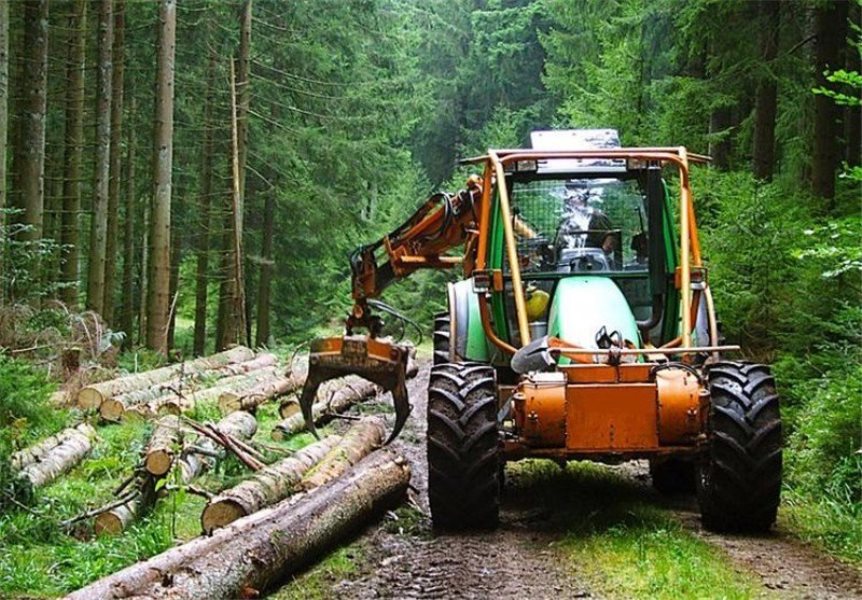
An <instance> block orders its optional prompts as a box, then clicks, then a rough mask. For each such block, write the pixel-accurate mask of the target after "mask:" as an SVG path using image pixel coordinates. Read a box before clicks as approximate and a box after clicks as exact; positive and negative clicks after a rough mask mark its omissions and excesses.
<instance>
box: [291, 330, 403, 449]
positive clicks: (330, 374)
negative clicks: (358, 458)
mask: <svg viewBox="0 0 862 600" xmlns="http://www.w3.org/2000/svg"><path fill="white" fill-rule="evenodd" d="M408 360H409V349H408V347H407V346H401V345H398V344H392V343H388V342H384V341H382V340H379V339H376V338H370V337H368V336H365V335H345V336H339V337H329V338H318V339H316V340H314V341H313V342H312V343H311V351H310V353H309V357H308V376H307V377H306V380H305V385H304V386H303V387H302V394H301V395H300V397H299V406H300V408H301V409H302V416H303V418H304V419H305V425H306V426H307V427H308V430H309V431H310V432H311V433H313V434H314V436H315V437H318V435H317V430H316V429H315V427H314V418H313V415H312V405H313V404H314V399H315V397H316V396H317V389H318V388H319V387H320V384H322V383H323V382H324V381H328V380H330V379H335V378H336V377H344V376H345V375H358V376H359V377H363V378H364V379H367V380H368V381H370V382H372V383H376V384H377V385H379V386H380V387H382V388H383V389H384V390H386V391H388V392H392V400H393V402H394V404H395V426H394V427H393V428H392V433H391V434H390V435H389V438H388V439H387V440H386V443H387V444H388V443H389V442H391V441H392V440H394V439H395V438H396V437H397V436H398V434H399V433H401V429H402V428H403V427H404V423H405V422H406V421H407V417H408V416H409V415H410V408H411V407H410V401H409V399H408V397H407V384H406V380H407V363H408Z"/></svg>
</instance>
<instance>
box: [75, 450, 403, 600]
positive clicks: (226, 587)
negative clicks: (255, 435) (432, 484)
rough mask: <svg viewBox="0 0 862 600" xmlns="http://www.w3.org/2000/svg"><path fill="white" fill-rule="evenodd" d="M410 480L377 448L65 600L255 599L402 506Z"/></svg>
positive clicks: (393, 456)
mask: <svg viewBox="0 0 862 600" xmlns="http://www.w3.org/2000/svg"><path fill="white" fill-rule="evenodd" d="M409 481H410V467H409V466H408V464H407V462H406V461H405V460H404V458H403V457H402V456H400V455H399V454H398V453H396V452H395V451H394V450H392V449H383V450H378V451H376V452H374V453H373V454H371V455H370V456H368V457H366V458H364V459H363V460H361V461H360V462H359V463H358V464H356V465H355V466H353V467H351V469H350V470H349V471H348V472H347V473H345V474H344V475H343V476H341V477H338V478H336V479H333V480H331V481H329V482H327V483H326V484H325V485H323V486H321V487H319V488H316V489H314V490H312V491H310V492H306V493H303V494H300V495H298V496H294V497H292V498H289V499H287V500H284V501H282V502H280V503H279V504H277V505H275V506H273V507H271V508H267V509H264V510H261V511H258V512H256V513H254V514H252V515H249V516H247V517H244V518H241V519H239V520H237V521H234V522H233V523H231V524H230V525H228V526H227V527H224V528H222V529H219V530H217V531H215V532H214V533H213V534H212V535H211V536H203V537H199V538H196V539H194V540H192V541H190V542H188V543H186V544H183V545H182V546H178V547H176V548H173V549H171V550H168V551H167V552H163V553H162V554H159V555H157V556H154V557H152V558H151V559H149V560H147V561H144V562H140V563H136V564H134V565H132V566H130V567H128V568H126V569H123V570H122V571H119V572H117V573H114V574H113V575H110V576H108V577H105V578H103V579H100V580H98V581H96V582H94V583H92V584H90V585H88V586H87V587H85V588H83V589H81V590H78V591H77V592H74V593H72V594H70V595H69V596H67V599H68V600H85V599H87V600H88V599H90V598H108V599H118V598H140V599H144V598H153V599H154V598H177V599H179V598H189V599H190V598H207V599H213V600H215V599H219V598H225V599H227V598H240V597H243V598H250V597H258V596H259V595H260V593H261V592H262V591H263V590H266V589H268V588H270V587H272V586H273V585H275V584H276V583H278V582H280V581H283V580H284V579H285V578H287V577H288V576H290V575H291V574H293V573H295V572H296V571H297V570H299V569H301V568H303V567H305V566H307V565H308V564H309V563H310V562H311V561H313V560H314V559H315V558H316V557H319V556H320V555H321V554H323V553H324V552H326V551H327V550H328V549H330V548H331V547H332V546H333V545H335V544H337V543H338V542H340V541H341V540H342V539H344V538H345V537H347V536H348V535H350V534H351V533H353V532H354V531H356V530H357V529H359V528H360V527H362V526H363V525H364V524H365V523H366V522H368V521H369V520H370V519H373V518H375V517H376V516H378V515H380V514H382V512H383V511H385V510H386V509H388V508H390V507H392V506H394V505H395V504H397V503H398V502H400V501H401V500H402V499H403V497H404V495H405V493H406V491H407V486H408V484H409Z"/></svg>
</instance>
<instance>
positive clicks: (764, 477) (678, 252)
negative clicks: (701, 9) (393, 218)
mask: <svg viewBox="0 0 862 600" xmlns="http://www.w3.org/2000/svg"><path fill="white" fill-rule="evenodd" d="M532 146H533V147H532V148H530V149H509V150H488V152H487V154H485V155H483V156H478V157H475V158H469V159H466V160H464V161H462V163H463V164H466V165H472V166H473V167H474V168H475V170H476V174H475V175H471V176H470V177H469V179H468V180H467V184H466V187H465V188H464V189H463V190H461V191H460V192H458V193H456V194H453V195H449V194H446V193H437V194H434V195H432V196H431V197H430V198H429V199H428V200H427V201H425V203H424V204H423V205H422V206H421V207H420V208H419V209H418V210H417V211H416V212H415V214H413V215H412V216H411V217H410V218H409V219H408V220H407V221H406V222H405V223H404V224H403V225H402V226H400V227H398V228H397V229H395V230H394V231H392V232H391V233H390V234H389V235H386V236H384V237H383V238H382V239H380V240H378V241H376V242H374V243H372V244H369V245H365V246H361V247H359V248H358V249H356V250H355V251H354V253H353V254H352V255H351V258H350V267H351V271H352V284H353V291H352V295H353V300H354V306H353V309H352V312H351V313H350V314H349V316H348V317H347V320H346V331H345V335H343V336H338V337H331V338H325V339H317V340H315V341H314V342H313V343H312V347H311V353H310V357H309V364H310V368H309V374H308V379H307V382H306V384H305V387H304V388H303V391H302V394H301V399H300V404H301V408H302V411H303V414H304V416H305V419H306V422H307V423H308V426H309V429H310V430H312V431H314V424H313V422H312V419H311V405H312V402H313V399H314V397H315V394H316V391H317V388H318V386H319V385H320V384H321V383H322V382H323V381H326V380H328V379H331V378H334V377H339V376H343V375H346V374H351V373H352V374H358V375H360V376H363V377H365V378H367V379H369V380H370V381H373V382H375V383H377V384H379V385H381V386H382V387H383V388H384V389H386V390H389V391H391V392H392V397H393V401H394V404H395V415H396V416H395V425H394V428H393V431H392V434H391V436H390V438H389V439H390V441H391V440H392V439H394V438H395V436H397V435H398V433H399V431H400V430H401V428H402V426H403V425H404V423H405V421H406V419H407V417H408V414H409V412H410V405H409V400H408V397H407V390H406V385H405V372H406V367H407V359H408V356H407V354H408V350H407V348H406V347H404V346H403V345H400V344H399V343H396V342H394V341H392V340H391V339H390V338H385V337H383V336H382V325H383V321H382V319H381V318H380V317H379V316H378V315H377V314H376V312H373V311H372V309H379V308H385V305H383V304H382V303H381V302H380V301H379V300H377V299H376V297H377V296H379V295H380V293H381V292H382V291H383V290H384V289H385V288H386V286H387V285H389V284H390V283H392V282H394V281H397V280H399V279H402V278H404V277H407V276H408V275H410V274H411V273H413V272H415V271H417V270H419V269H451V268H456V267H460V268H461V269H463V273H464V278H463V279H462V280H460V281H458V282H457V283H450V284H449V285H448V289H447V295H448V311H447V312H446V313H443V314H440V315H438V316H437V318H436V319H435V320H434V366H433V367H432V370H431V375H430V383H429V387H428V414H427V417H428V432H427V453H428V468H429V474H428V487H429V489H428V494H429V500H430V506H431V513H432V520H433V524H434V527H435V528H437V529H470V528H487V527H493V526H494V525H495V524H496V523H497V521H498V513H499V506H500V493H501V486H502V479H503V478H502V465H503V464H504V463H505V462H506V461H515V460H519V459H523V458H547V459H551V460H554V461H557V462H560V463H562V462H564V461H569V460H593V461H601V462H607V463H619V462H622V461H627V460H632V459H646V460H648V461H649V464H650V472H651V474H652V479H653V484H654V486H655V487H656V488H657V489H658V490H659V491H662V492H681V491H695V490H696V492H697V498H698V501H699V505H700V511H701V515H702V520H703V523H704V525H705V526H706V527H708V528H710V529H715V530H737V531H763V530H767V529H768V528H769V527H770V526H771V525H772V524H773V522H774V521H775V517H776V511H777V509H778V504H779V494H780V489H781V470H782V465H781V461H782V456H781V445H782V442H781V420H780V416H779V402H778V397H777V395H776V392H775V383H774V380H773V378H772V376H771V374H770V370H769V368H768V367H766V366H763V365H759V364H753V363H749V362H742V361H730V360H726V359H724V358H723V357H722V355H723V354H724V353H732V352H736V351H739V347H738V346H730V345H723V344H722V341H721V337H720V334H719V327H718V323H717V320H716V315H715V310H714V307H713V301H712V294H711V292H710V286H709V279H708V277H707V269H706V267H705V266H704V265H703V263H702V260H701V249H700V243H699V241H698V230H697V224H696V219H695V214H694V203H693V200H692V191H691V185H690V169H689V167H690V165H692V164H696V163H706V162H707V161H708V160H709V159H708V157H705V156H702V155H697V154H692V153H689V152H687V151H686V149H685V148H683V147H673V148H621V147H620V145H619V142H618V137H617V134H616V132H615V131H614V130H566V131H535V132H533V134H532ZM456 250H460V251H456ZM362 332H364V333H362Z"/></svg>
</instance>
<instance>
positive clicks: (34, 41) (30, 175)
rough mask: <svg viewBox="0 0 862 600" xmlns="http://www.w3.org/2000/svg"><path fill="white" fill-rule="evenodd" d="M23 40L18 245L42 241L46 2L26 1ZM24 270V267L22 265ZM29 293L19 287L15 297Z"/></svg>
mask: <svg viewBox="0 0 862 600" xmlns="http://www.w3.org/2000/svg"><path fill="white" fill-rule="evenodd" d="M22 4H23V5H24V36H23V40H22V41H23V46H22V55H21V71H20V72H21V75H22V79H21V88H20V89H19V90H18V93H19V94H20V98H21V99H20V101H19V104H18V106H19V108H18V110H19V114H20V119H19V120H20V125H19V131H18V144H17V147H16V149H15V152H14V154H13V156H12V158H13V174H14V177H15V182H16V200H17V208H19V209H21V210H22V211H23V212H22V213H21V214H20V216H17V217H16V221H18V222H20V223H21V224H22V225H25V226H26V229H25V230H23V231H21V232H20V233H19V234H18V235H17V236H16V237H17V238H18V239H19V240H21V241H38V240H41V239H42V224H43V219H44V208H45V119H46V111H47V88H48V81H47V75H48V65H47V63H48V0H25V1H24V2H23V3H22ZM21 266H23V264H22V265H21ZM26 268H27V270H28V272H29V273H30V280H31V281H36V282H37V281H39V277H38V273H39V272H40V265H39V260H38V258H37V257H32V256H31V257H27V263H26ZM31 291H32V290H31V289H29V288H28V287H27V286H18V289H15V290H13V295H14V296H15V297H23V296H26V295H28V294H29V293H30V292H31Z"/></svg>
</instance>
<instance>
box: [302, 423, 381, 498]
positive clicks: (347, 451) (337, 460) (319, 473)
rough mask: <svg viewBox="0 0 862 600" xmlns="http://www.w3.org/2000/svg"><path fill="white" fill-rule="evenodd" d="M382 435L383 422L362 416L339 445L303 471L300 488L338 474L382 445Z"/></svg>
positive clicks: (320, 483)
mask: <svg viewBox="0 0 862 600" xmlns="http://www.w3.org/2000/svg"><path fill="white" fill-rule="evenodd" d="M385 434H386V424H385V423H384V422H383V419H382V418H381V417H363V418H362V419H360V420H359V421H356V422H355V423H354V424H353V425H351V426H350V429H348V430H347V433H345V434H344V437H342V438H341V441H340V442H338V445H337V446H336V447H335V448H333V449H332V450H330V451H329V452H328V453H327V454H326V456H324V457H323V459H322V460H321V461H320V462H318V463H317V464H316V465H315V466H314V467H313V468H312V469H311V470H309V471H308V473H306V474H305V477H303V478H302V483H301V484H300V485H301V487H302V489H304V490H310V489H313V488H316V487H319V486H321V485H323V484H324V483H326V482H327V481H331V480H333V479H335V478H336V477H341V475H342V474H344V473H345V472H347V470H348V469H349V468H350V467H352V466H353V465H355V464H356V463H358V462H359V461H360V460H362V458H363V457H365V456H367V455H368V454H370V453H371V452H372V451H373V450H375V449H377V448H379V447H380V446H381V445H383V436H384V435H385Z"/></svg>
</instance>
